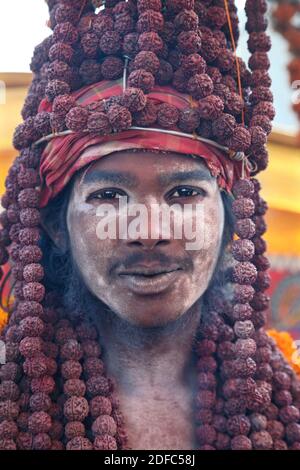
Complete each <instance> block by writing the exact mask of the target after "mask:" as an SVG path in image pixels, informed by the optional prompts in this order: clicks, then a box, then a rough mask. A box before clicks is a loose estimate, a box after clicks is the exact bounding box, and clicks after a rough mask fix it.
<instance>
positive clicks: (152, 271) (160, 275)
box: [118, 266, 182, 295]
mask: <svg viewBox="0 0 300 470" xmlns="http://www.w3.org/2000/svg"><path fill="white" fill-rule="evenodd" d="M181 272H182V268H180V267H179V266H170V267H168V268H166V267H159V266H157V267H145V266H140V267H135V268H132V269H130V270H123V271H120V272H119V273H118V276H119V279H120V280H121V282H122V283H125V284H126V285H127V287H128V288H129V289H130V290H132V291H133V292H135V293H136V294H141V295H153V294H158V293H160V292H163V291H165V290H167V289H168V288H170V287H171V285H172V283H174V282H175V280H176V279H177V278H178V276H179V275H180V273H181Z"/></svg>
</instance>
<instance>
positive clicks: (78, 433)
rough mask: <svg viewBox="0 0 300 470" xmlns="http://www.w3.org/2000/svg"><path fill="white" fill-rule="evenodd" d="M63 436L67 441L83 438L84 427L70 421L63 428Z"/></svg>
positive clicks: (78, 422) (81, 424)
mask: <svg viewBox="0 0 300 470" xmlns="http://www.w3.org/2000/svg"><path fill="white" fill-rule="evenodd" d="M65 435H66V438H67V439H69V440H72V439H74V438H75V437H84V436H85V426H84V424H83V423H82V422H80V421H70V422H69V423H67V424H66V426H65Z"/></svg>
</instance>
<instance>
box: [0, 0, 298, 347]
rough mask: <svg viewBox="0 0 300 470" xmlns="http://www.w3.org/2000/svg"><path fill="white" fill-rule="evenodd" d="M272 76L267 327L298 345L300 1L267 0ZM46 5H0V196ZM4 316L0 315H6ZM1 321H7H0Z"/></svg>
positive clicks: (240, 2)
mask: <svg viewBox="0 0 300 470" xmlns="http://www.w3.org/2000/svg"><path fill="white" fill-rule="evenodd" d="M268 3H269V13H268V14H269V18H270V27H269V34H270V35H271V36H272V40H273V48H272V51H271V53H270V61H271V68H270V74H271V77H272V81H273V85H272V86H273V93H274V102H275V107H276V111H277V114H276V118H275V122H274V130H273V132H272V134H271V136H270V140H269V152H270V164H269V167H268V169H267V171H266V172H264V173H263V174H262V176H261V177H260V180H261V183H262V187H263V193H262V196H263V197H264V198H265V199H266V200H267V201H268V204H269V211H268V214H267V223H268V227H269V229H268V231H267V234H266V236H265V239H266V241H267V243H268V255H269V259H270V261H271V276H272V284H271V287H270V295H271V308H270V315H269V318H270V320H269V322H270V324H269V326H270V327H271V328H276V329H278V330H286V331H289V332H290V333H292V335H293V337H294V338H300V0H272V1H271V0H269V2H268ZM236 5H237V7H238V8H239V10H240V11H239V14H240V29H241V34H240V40H239V48H238V53H239V55H240V56H241V57H242V58H243V59H244V60H245V61H247V59H248V56H249V53H248V51H247V35H248V33H247V32H246V31H245V29H244V24H245V14H244V10H243V9H244V5H245V0H236ZM47 20H48V7H47V5H46V3H45V2H44V1H43V0H14V1H13V2H3V1H1V2H0V44H1V56H0V195H1V194H3V192H4V181H5V176H6V173H7V170H8V168H9V166H10V164H11V162H12V160H13V159H14V157H15V156H16V151H15V150H14V149H13V147H12V144H11V141H12V135H13V131H14V128H15V127H16V125H17V124H19V123H20V122H21V115H20V111H21V109H22V106H23V102H24V98H25V95H26V92H27V87H28V85H29V83H30V81H31V78H32V77H31V72H30V69H29V64H30V60H31V56H32V52H33V49H34V47H35V46H36V45H37V44H38V43H40V42H41V41H42V40H43V39H44V38H45V37H47V36H48V35H49V34H50V30H49V29H48V27H47V25H46V22H47ZM0 316H1V312H0ZM0 320H1V318H0Z"/></svg>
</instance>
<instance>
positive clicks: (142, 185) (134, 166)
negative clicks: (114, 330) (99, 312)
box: [67, 151, 224, 327]
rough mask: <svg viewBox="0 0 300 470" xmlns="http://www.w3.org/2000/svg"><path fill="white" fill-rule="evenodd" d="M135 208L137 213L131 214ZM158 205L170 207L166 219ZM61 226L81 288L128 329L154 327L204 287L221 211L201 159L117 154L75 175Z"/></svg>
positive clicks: (218, 237)
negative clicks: (127, 324) (131, 326)
mask: <svg viewBox="0 0 300 470" xmlns="http://www.w3.org/2000/svg"><path fill="white" fill-rule="evenodd" d="M120 201H122V203H123V205H122V206H121V205H120ZM126 203H127V204H126ZM107 204H108V205H109V206H107ZM136 204H139V205H141V206H138V207H139V208H141V211H139V210H137V212H135V211H134V210H133V209H134V205H136ZM162 205H164V208H165V210H166V209H170V207H171V206H173V208H174V211H173V212H172V211H171V212H170V213H169V216H170V214H171V217H169V219H168V218H163V217H164V216H163V211H162V209H161V208H162ZM174 205H175V206H174ZM107 208H110V209H111V210H109V212H105V211H104V209H107ZM153 211H156V214H159V217H161V218H160V219H157V216H154V215H153V214H154V212H153ZM157 211H158V212H157ZM167 212H168V211H166V212H165V214H166V213H167ZM104 216H106V218H105V217H104ZM159 220H160V223H158V221H159ZM101 221H102V222H101ZM104 221H105V224H104ZM162 221H164V222H163V223H162ZM124 224H125V225H124ZM67 226H68V231H69V236H70V242H71V250H72V255H73V258H74V260H75V263H76V265H77V267H78V269H79V272H80V274H81V276H82V278H83V280H84V282H85V284H86V286H87V287H88V289H89V290H90V291H91V292H92V293H93V294H94V295H95V296H96V297H97V298H98V299H100V300H101V301H102V302H104V303H105V304H106V305H107V306H108V307H109V308H110V309H111V310H113V311H114V312H115V313H116V314H117V315H118V316H120V317H121V318H123V319H124V320H127V321H128V322H130V323H131V324H134V325H136V326H142V327H155V326H163V325H166V324H168V323H169V322H172V321H174V320H176V319H178V318H179V317H181V316H182V315H183V314H184V313H185V312H186V311H187V310H188V309H189V308H190V307H191V306H192V305H193V304H194V303H195V302H196V301H197V300H198V299H199V298H200V297H201V296H202V295H203V293H204V292H205V290H206V289H207V286H208V284H209V281H210V279H211V277H212V274H213V272H214V268H215V265H216V263H217V259H218V256H219V250H220V245H221V241H222V233H223V226H224V208H223V203H222V198H221V194H220V191H219V188H218V185H217V183H216V180H215V178H213V177H211V175H210V173H209V171H208V169H207V167H206V166H205V165H204V164H203V162H202V160H201V159H199V158H193V157H191V156H186V155H182V154H177V153H171V152H169V153H154V152H153V151H143V152H142V151H138V152H132V151H121V152H114V153H112V154H110V155H109V156H107V157H103V158H102V159H100V160H98V161H96V162H95V163H93V164H92V165H90V166H89V167H88V168H87V169H85V170H84V171H82V172H81V173H80V174H79V175H78V176H76V179H75V183H74V187H73V190H72V193H71V197H70V202H69V206H68V212H67ZM104 226H105V227H106V228H107V232H108V236H107V237H106V239H105V235H103V230H104ZM124 226H125V227H126V229H128V231H126V232H124ZM108 227H110V229H111V230H108ZM112 227H115V230H112ZM180 229H181V230H180ZM168 230H169V233H168ZM124 233H126V235H125V236H124ZM176 233H177V235H176V236H175V234H176ZM195 233H197V234H198V237H196V235H195ZM193 234H194V238H193V237H192V235H193ZM195 241H197V243H195ZM193 242H194V244H193ZM191 247H193V249H191ZM195 248H196V249H195Z"/></svg>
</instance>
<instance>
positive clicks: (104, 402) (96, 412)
mask: <svg viewBox="0 0 300 470" xmlns="http://www.w3.org/2000/svg"><path fill="white" fill-rule="evenodd" d="M111 412H112V404H111V401H110V400H109V398H107V397H103V396H96V397H94V398H93V399H92V400H91V401H90V413H91V416H92V417H93V418H97V417H98V416H100V415H110V414H111Z"/></svg>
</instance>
